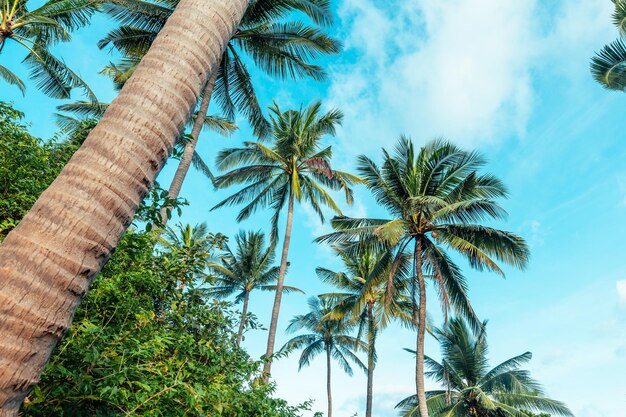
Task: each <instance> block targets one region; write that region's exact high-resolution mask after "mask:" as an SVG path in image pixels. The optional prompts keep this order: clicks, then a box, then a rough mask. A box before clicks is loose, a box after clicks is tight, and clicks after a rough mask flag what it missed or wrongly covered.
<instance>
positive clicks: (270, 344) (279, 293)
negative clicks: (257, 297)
mask: <svg viewBox="0 0 626 417" xmlns="http://www.w3.org/2000/svg"><path fill="white" fill-rule="evenodd" d="M293 203H294V195H293V191H292V192H290V194H289V208H288V209H287V225H286V227H285V241H284V242H283V253H282V255H281V259H280V269H279V270H278V280H277V282H276V296H275V297H274V307H273V308H272V321H271V322H270V329H269V335H268V337H267V350H266V351H265V365H263V381H264V382H265V383H267V382H269V379H270V375H271V372H272V355H273V354H274V344H275V342H276V329H277V327H278V313H279V312H280V301H281V300H282V298H283V286H284V282H285V273H286V272H287V257H288V255H289V242H290V241H291V224H292V223H293Z"/></svg>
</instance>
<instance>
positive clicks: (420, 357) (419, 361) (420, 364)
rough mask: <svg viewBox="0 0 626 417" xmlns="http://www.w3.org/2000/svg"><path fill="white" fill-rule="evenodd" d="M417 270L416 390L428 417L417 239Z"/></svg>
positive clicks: (422, 286) (423, 287)
mask: <svg viewBox="0 0 626 417" xmlns="http://www.w3.org/2000/svg"><path fill="white" fill-rule="evenodd" d="M415 270H416V272H417V284H418V286H419V306H418V320H419V321H418V323H417V346H416V349H415V352H416V355H415V390H416V392H417V400H418V405H419V411H420V417H428V407H427V406H426V392H425V388H424V336H425V334H426V283H425V282H424V274H423V272H422V242H421V241H420V240H419V238H418V239H416V241H415Z"/></svg>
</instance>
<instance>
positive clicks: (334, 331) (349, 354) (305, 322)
mask: <svg viewBox="0 0 626 417" xmlns="http://www.w3.org/2000/svg"><path fill="white" fill-rule="evenodd" d="M332 309H333V305H332V304H331V303H330V300H329V299H328V298H322V297H311V298H310V299H309V312H308V313H307V314H302V315H298V316H295V317H294V318H293V319H291V321H290V322H289V326H288V327H287V332H288V333H293V332H296V331H298V330H305V331H307V332H309V333H305V334H302V335H299V336H296V337H294V338H292V339H291V340H289V341H288V342H287V343H285V345H284V346H283V347H282V348H281V350H280V352H282V353H285V354H288V353H290V352H292V351H294V350H297V349H300V350H302V354H301V355H300V361H299V363H298V369H299V370H300V369H302V368H303V367H305V366H308V365H309V364H310V363H311V360H312V359H313V358H315V357H316V356H318V355H319V354H321V353H324V352H325V353H326V354H327V355H329V356H332V358H333V359H335V360H336V361H337V362H338V363H339V365H340V366H341V368H342V369H343V370H344V371H345V372H346V373H347V374H348V375H350V376H352V374H353V370H352V366H351V365H350V363H351V362H352V363H354V364H355V365H357V366H358V367H359V368H361V369H362V370H363V371H367V368H366V366H365V365H364V364H363V362H361V360H360V359H359V358H358V356H356V354H355V352H358V351H359V350H361V351H363V350H365V349H366V346H365V344H364V343H363V342H362V341H360V340H358V339H357V338H355V337H352V336H350V335H349V332H350V331H351V330H352V328H353V327H354V325H353V324H352V323H350V322H349V321H348V320H344V319H337V320H333V319H328V318H327V315H328V314H329V313H330V312H331V311H332Z"/></svg>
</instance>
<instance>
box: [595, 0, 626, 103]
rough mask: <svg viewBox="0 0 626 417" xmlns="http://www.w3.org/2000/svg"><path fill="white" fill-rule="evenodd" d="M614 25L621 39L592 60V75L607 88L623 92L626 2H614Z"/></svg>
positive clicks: (625, 82) (624, 83)
mask: <svg viewBox="0 0 626 417" xmlns="http://www.w3.org/2000/svg"><path fill="white" fill-rule="evenodd" d="M613 3H615V10H614V12H613V23H614V24H615V26H616V27H617V29H618V31H619V34H620V38H619V39H617V40H615V41H613V42H612V43H610V44H608V45H605V46H604V48H602V49H601V50H600V52H597V53H596V55H595V56H594V57H593V58H592V59H591V74H592V75H593V78H595V80H596V81H597V82H598V83H600V85H602V86H603V87H605V88H608V89H610V90H620V91H623V90H624V89H625V88H626V43H624V39H625V38H626V0H613Z"/></svg>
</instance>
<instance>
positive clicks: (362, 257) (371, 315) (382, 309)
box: [316, 245, 411, 417]
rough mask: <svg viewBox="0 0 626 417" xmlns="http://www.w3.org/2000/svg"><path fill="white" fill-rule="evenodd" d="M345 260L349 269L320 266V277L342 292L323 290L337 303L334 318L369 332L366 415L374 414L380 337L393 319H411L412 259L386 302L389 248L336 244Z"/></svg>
mask: <svg viewBox="0 0 626 417" xmlns="http://www.w3.org/2000/svg"><path fill="white" fill-rule="evenodd" d="M334 250H335V253H336V254H337V256H338V257H339V258H340V259H341V260H342V262H343V264H344V267H345V272H335V271H332V270H330V269H327V268H322V267H318V268H316V272H317V275H318V276H319V277H320V279H321V280H322V281H324V282H326V283H328V284H331V285H333V286H335V287H337V288H338V290H339V292H333V293H329V294H322V295H321V296H320V297H322V298H325V299H326V298H329V299H331V300H332V303H333V304H334V305H335V307H334V308H333V310H332V311H331V312H330V313H329V315H328V317H329V318H330V319H334V320H338V319H347V320H349V321H351V322H357V323H358V324H359V339H360V335H361V334H362V333H363V332H365V333H366V335H367V395H366V406H365V416H366V417H371V416H372V405H373V386H374V367H375V364H376V339H377V337H378V334H379V332H380V331H382V330H383V329H384V328H385V327H387V325H388V324H389V323H390V322H391V320H392V319H400V320H401V321H403V322H410V320H411V316H410V314H407V313H406V311H407V307H408V306H410V298H409V297H407V295H408V294H406V290H407V288H408V286H407V285H406V284H407V280H408V278H410V262H409V259H408V257H404V259H403V261H402V262H401V264H400V265H399V266H398V268H396V271H395V273H394V276H393V280H394V286H395V288H396V289H398V291H397V293H396V296H395V297H394V298H393V299H392V300H390V302H389V303H385V300H384V298H385V284H386V282H387V278H388V276H389V272H390V269H391V266H392V261H393V254H392V253H391V252H390V251H388V250H375V249H371V248H368V247H365V246H362V245H360V246H359V247H358V250H357V252H356V254H355V253H354V252H353V251H351V250H348V248H346V247H342V246H337V247H335V248H334Z"/></svg>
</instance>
